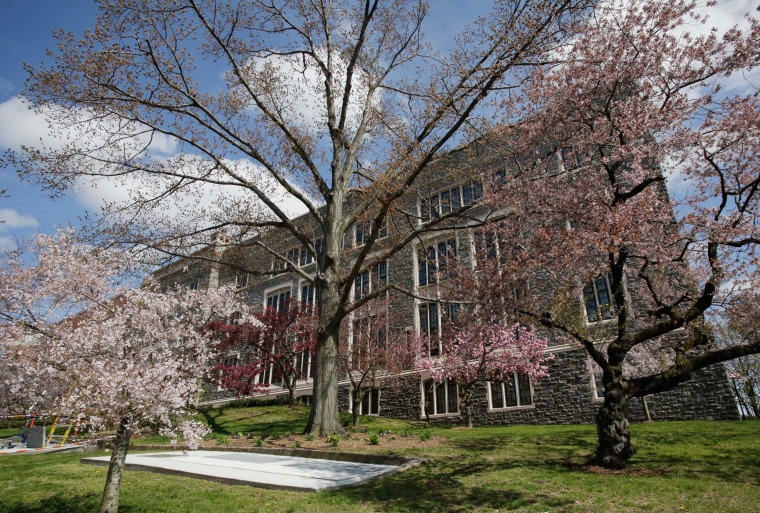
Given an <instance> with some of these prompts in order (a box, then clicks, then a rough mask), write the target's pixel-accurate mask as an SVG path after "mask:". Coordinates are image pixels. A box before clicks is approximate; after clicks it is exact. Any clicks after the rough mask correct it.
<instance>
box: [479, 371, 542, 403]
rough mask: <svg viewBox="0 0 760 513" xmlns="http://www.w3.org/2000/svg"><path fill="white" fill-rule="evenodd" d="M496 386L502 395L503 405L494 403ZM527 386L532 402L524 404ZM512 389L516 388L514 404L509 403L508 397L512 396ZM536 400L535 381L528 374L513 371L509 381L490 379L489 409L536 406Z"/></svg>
mask: <svg viewBox="0 0 760 513" xmlns="http://www.w3.org/2000/svg"><path fill="white" fill-rule="evenodd" d="M494 387H497V389H498V390H499V393H500V395H501V398H502V401H501V405H496V404H494ZM526 387H527V389H528V390H527V393H528V397H530V402H529V403H525V404H523V397H522V393H524V392H525V388H526ZM510 390H514V400H515V403H516V404H514V405H509V404H507V403H508V400H507V398H508V397H510V396H511V393H508V392H510ZM535 407H536V401H535V398H534V397H533V383H532V382H531V380H530V378H529V377H528V376H527V375H526V374H518V373H517V372H513V373H512V376H511V379H510V380H509V382H506V381H489V382H488V409H489V410H493V411H504V410H517V409H525V408H535Z"/></svg>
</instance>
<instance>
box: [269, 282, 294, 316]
mask: <svg viewBox="0 0 760 513" xmlns="http://www.w3.org/2000/svg"><path fill="white" fill-rule="evenodd" d="M289 299H290V288H289V287H288V288H287V289H280V290H275V291H274V292H270V293H268V294H267V295H266V307H267V308H274V309H275V310H277V311H278V312H283V311H285V309H286V308H287V305H288V300H289Z"/></svg>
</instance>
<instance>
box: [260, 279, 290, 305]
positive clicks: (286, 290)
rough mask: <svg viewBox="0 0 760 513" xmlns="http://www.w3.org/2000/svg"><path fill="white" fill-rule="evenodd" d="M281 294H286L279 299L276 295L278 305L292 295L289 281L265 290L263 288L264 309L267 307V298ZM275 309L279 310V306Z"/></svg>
mask: <svg viewBox="0 0 760 513" xmlns="http://www.w3.org/2000/svg"><path fill="white" fill-rule="evenodd" d="M282 294H287V297H286V298H285V299H284V300H281V299H279V297H278V305H281V304H283V303H284V302H286V301H288V300H290V299H291V298H292V297H293V286H292V285H291V284H290V283H283V284H281V285H277V286H275V287H269V288H267V289H266V290H264V305H263V307H264V309H265V310H266V309H267V308H269V304H268V303H269V298H270V297H274V296H275V295H277V296H280V295H282ZM277 311H278V312H281V311H282V310H280V306H277Z"/></svg>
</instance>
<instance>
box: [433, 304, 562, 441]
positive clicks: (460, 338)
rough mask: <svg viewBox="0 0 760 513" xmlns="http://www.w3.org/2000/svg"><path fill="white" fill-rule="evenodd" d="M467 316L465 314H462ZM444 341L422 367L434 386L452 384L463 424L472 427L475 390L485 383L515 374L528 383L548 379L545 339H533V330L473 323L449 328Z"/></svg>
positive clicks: (514, 326) (509, 377)
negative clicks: (462, 408) (459, 401)
mask: <svg viewBox="0 0 760 513" xmlns="http://www.w3.org/2000/svg"><path fill="white" fill-rule="evenodd" d="M464 315H466V314H464ZM450 332H451V334H450V335H449V336H445V337H444V341H443V344H442V345H443V351H442V352H441V355H440V356H439V357H435V358H429V357H428V358H423V359H422V361H421V366H422V368H423V369H425V370H427V371H428V372H430V377H431V378H432V379H433V381H435V382H436V383H443V382H444V381H446V380H449V381H453V382H455V383H456V384H457V385H458V386H459V389H460V392H461V394H462V400H463V402H464V406H465V422H466V424H467V427H472V426H473V422H472V402H473V398H474V396H475V387H476V385H477V384H478V383H483V382H487V381H491V382H497V383H501V382H505V381H511V380H512V379H513V375H514V374H524V375H527V376H529V377H530V379H531V381H533V382H535V381H536V380H537V379H539V378H542V377H545V376H547V375H548V374H547V372H546V370H547V369H546V366H545V365H543V364H544V362H546V361H547V360H549V359H551V356H550V355H547V354H546V352H545V350H546V339H543V338H539V337H537V336H536V334H535V331H534V330H533V329H532V328H528V327H524V326H520V325H519V324H515V325H513V326H511V327H505V326H499V325H497V324H492V323H487V322H486V323H479V322H472V323H467V324H466V325H462V326H460V327H452V328H451V329H450Z"/></svg>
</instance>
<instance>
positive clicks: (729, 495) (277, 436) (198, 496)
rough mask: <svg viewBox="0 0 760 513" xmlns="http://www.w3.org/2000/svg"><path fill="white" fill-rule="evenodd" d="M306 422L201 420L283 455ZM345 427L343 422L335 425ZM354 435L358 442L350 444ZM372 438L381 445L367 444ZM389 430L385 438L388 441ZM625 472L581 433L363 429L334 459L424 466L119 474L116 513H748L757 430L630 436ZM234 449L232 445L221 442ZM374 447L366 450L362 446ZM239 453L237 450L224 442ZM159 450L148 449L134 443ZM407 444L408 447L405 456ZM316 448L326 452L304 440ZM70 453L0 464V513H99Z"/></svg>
mask: <svg viewBox="0 0 760 513" xmlns="http://www.w3.org/2000/svg"><path fill="white" fill-rule="evenodd" d="M307 415H308V410H306V409H305V408H303V407H301V408H289V407H285V406H260V407H254V408H250V407H247V408H232V407H226V408H222V409H208V410H203V411H201V412H200V418H203V419H204V420H206V421H207V422H208V423H209V425H210V426H212V427H213V428H214V431H215V436H214V437H213V438H212V439H211V440H209V442H208V443H213V444H222V445H229V446H233V445H234V444H235V443H259V442H257V440H261V439H262V438H264V440H265V441H266V443H269V444H280V445H286V446H287V445H290V446H292V444H295V443H296V442H300V443H303V444H305V443H306V440H305V439H304V438H302V437H300V436H298V435H297V434H298V433H300V432H301V431H302V430H303V428H304V426H305V424H306V417H307ZM346 420H348V419H346ZM362 429H364V430H365V431H364V432H362ZM381 431H382V432H383V435H381V436H373V435H377V434H379V432H381ZM388 431H390V433H388ZM632 432H633V437H634V439H633V440H634V444H635V445H636V446H637V448H638V452H637V453H636V455H635V456H634V458H633V459H632V460H631V466H630V468H628V469H626V470H625V471H620V472H609V471H604V470H602V469H599V468H595V467H591V466H587V465H586V462H587V461H588V459H589V457H590V456H591V455H592V453H593V451H594V444H595V430H594V427H593V426H589V425H585V426H515V427H487V428H474V429H466V428H462V427H458V426H452V427H432V428H431V427H428V426H426V425H424V424H422V423H413V422H406V421H398V420H392V419H378V418H369V417H363V418H362V425H361V426H360V429H359V430H357V431H355V432H352V433H350V434H349V435H348V437H346V438H343V439H341V441H339V442H338V446H337V447H335V448H334V449H336V450H353V451H364V450H372V451H381V452H387V453H394V454H402V455H403V454H407V455H415V456H422V457H425V458H428V462H427V463H426V464H424V465H422V466H420V467H417V468H414V469H411V470H409V471H406V472H403V473H400V474H395V475H392V476H389V477H387V478H385V479H382V480H380V481H378V482H375V483H370V484H367V485H363V486H358V487H354V488H347V489H342V490H337V491H330V492H323V493H318V494H305V493H299V492H285V491H270V490H261V489H256V488H251V487H246V486H229V485H221V484H215V483H211V482H207V481H200V480H194V479H190V478H182V477H174V476H163V475H158V474H151V473H146V472H137V471H127V472H126V474H125V477H124V483H123V487H122V495H121V510H122V511H125V512H129V513H136V512H151V513H160V512H172V513H176V512H183V511H186V512H219V511H246V512H257V511H258V512H262V513H263V512H309V513H327V512H346V513H349V512H350V513H362V512H389V513H390V512H489V513H494V512H497V511H499V512H506V511H526V512H552V513H555V512H584V513H585V512H589V511H593V512H645V511H646V512H652V511H654V512H681V511H688V512H715V511H720V512H721V513H728V512H742V513H745V512H750V511H757V509H758V499H760V422H757V421H745V422H717V421H716V422H668V423H655V424H638V425H634V426H632ZM233 437H234V438H233ZM375 439H376V441H377V444H376V445H374V444H373V443H372V441H374V440H375ZM236 440H248V442H235V441H236ZM161 441H164V440H163V439H161V438H159V437H146V438H141V439H138V440H136V441H135V442H136V443H148V442H150V443H155V442H161ZM412 442H413V443H412ZM312 443H314V444H321V446H320V448H325V447H326V444H327V441H324V440H314V441H312ZM79 458H80V455H78V454H44V455H43V454H37V455H34V454H33V455H27V456H2V457H0V511H3V512H18V513H21V512H23V513H32V512H35V513H43V512H44V513H48V512H49V513H53V512H56V513H74V512H76V513H80V512H83V511H93V510H96V509H97V505H98V504H99V500H100V493H101V491H102V486H103V483H104V479H105V469H104V468H99V467H93V466H89V465H82V464H80V463H79Z"/></svg>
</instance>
